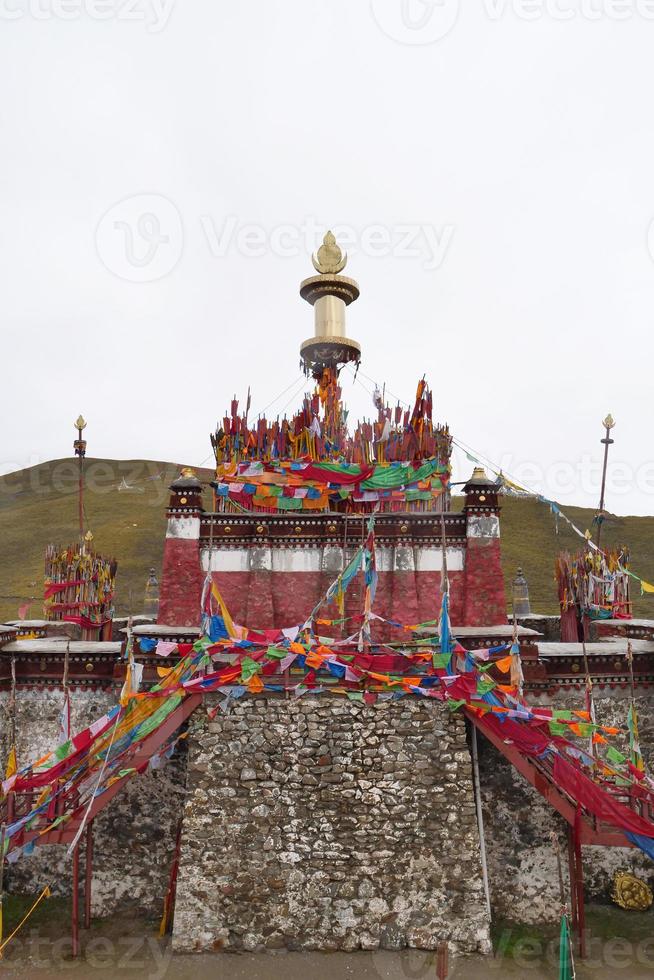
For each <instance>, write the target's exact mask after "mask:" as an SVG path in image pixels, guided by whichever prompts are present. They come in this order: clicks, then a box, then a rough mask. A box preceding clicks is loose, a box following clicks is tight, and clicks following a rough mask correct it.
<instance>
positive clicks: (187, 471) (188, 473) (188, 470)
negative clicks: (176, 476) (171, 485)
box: [180, 466, 195, 480]
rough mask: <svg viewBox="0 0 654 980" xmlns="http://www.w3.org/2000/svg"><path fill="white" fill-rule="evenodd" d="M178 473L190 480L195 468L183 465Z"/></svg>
mask: <svg viewBox="0 0 654 980" xmlns="http://www.w3.org/2000/svg"><path fill="white" fill-rule="evenodd" d="M180 475H181V476H185V477H186V478H187V479H189V480H190V479H191V478H194V477H195V470H194V469H192V468H191V467H190V466H184V467H182V471H181V474H180Z"/></svg>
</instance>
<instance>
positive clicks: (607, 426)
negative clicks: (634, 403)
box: [596, 415, 615, 548]
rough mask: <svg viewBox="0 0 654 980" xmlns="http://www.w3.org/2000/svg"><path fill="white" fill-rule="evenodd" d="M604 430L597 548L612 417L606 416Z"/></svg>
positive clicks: (598, 537) (600, 530)
mask: <svg viewBox="0 0 654 980" xmlns="http://www.w3.org/2000/svg"><path fill="white" fill-rule="evenodd" d="M602 425H603V426H604V428H605V430H606V435H605V436H604V438H603V439H602V445H603V446H604V467H603V469H602V489H601V490H600V503H599V510H598V512H597V518H596V520H597V547H598V548H599V546H600V539H601V537H602V523H603V521H604V494H605V491H606V471H607V467H608V462H609V446H611V445H613V439H611V429H612V428H613V427H614V426H615V422H614V421H613V417H612V416H611V415H607V416H606V418H605V419H604V421H603V422H602Z"/></svg>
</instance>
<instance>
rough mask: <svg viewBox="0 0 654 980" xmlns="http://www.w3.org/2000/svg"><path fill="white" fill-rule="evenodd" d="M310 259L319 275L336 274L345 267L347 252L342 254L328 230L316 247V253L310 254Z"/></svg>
mask: <svg viewBox="0 0 654 980" xmlns="http://www.w3.org/2000/svg"><path fill="white" fill-rule="evenodd" d="M311 261H312V262H313V267H314V269H315V270H316V272H319V273H320V274H321V275H323V276H327V275H336V274H337V273H339V272H342V271H343V269H344V268H345V265H346V263H347V253H346V254H345V255H343V253H342V251H341V250H340V248H339V247H338V245H337V244H336V239H335V238H334V236H333V234H332V233H331V231H328V232H327V234H326V235H325V237H324V238H323V240H322V245H321V246H320V248H319V249H318V254H317V255H312V256H311Z"/></svg>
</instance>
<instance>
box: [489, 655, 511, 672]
mask: <svg viewBox="0 0 654 980" xmlns="http://www.w3.org/2000/svg"><path fill="white" fill-rule="evenodd" d="M511 660H512V657H511V656H508V657H502V659H501V660H496V661H495V663H494V664H493V666H494V667H497V668H498V669H499V670H501V671H502V673H503V674H508V672H509V671H510V670H511Z"/></svg>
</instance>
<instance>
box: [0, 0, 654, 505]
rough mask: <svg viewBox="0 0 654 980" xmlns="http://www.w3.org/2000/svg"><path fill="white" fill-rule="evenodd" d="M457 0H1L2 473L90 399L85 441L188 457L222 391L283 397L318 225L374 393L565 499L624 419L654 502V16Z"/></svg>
mask: <svg viewBox="0 0 654 980" xmlns="http://www.w3.org/2000/svg"><path fill="white" fill-rule="evenodd" d="M460 6H461V9H459V4H458V3H457V2H456V0H430V2H429V3H427V2H425V0H404V2H403V0H372V2H369V0H254V2H252V0H251V2H240V3H226V2H218V0H129V2H128V0H0V82H1V83H2V92H3V98H2V100H1V101H0V126H1V135H2V144H1V145H2V153H1V154H0V195H1V197H2V209H1V214H2V219H1V221H0V261H1V265H2V277H1V278H2V293H1V300H0V310H1V318H2V332H3V340H4V343H3V355H4V356H3V358H2V366H3V371H2V384H1V386H0V412H1V414H0V418H1V419H2V447H1V450H0V457H1V462H2V470H3V471H5V472H6V471H8V470H11V469H15V468H19V467H22V466H25V465H30V464H32V463H35V462H39V461H42V460H46V459H50V458H55V457H61V456H66V455H69V454H70V453H71V452H72V439H73V438H74V430H73V427H72V422H73V420H74V419H75V418H76V417H77V415H78V413H79V412H82V413H83V414H84V415H85V416H86V418H87V419H88V429H87V438H88V441H89V455H91V456H101V457H119V458H130V457H144V458H148V459H165V460H180V461H184V462H188V463H191V464H200V463H202V462H203V461H205V462H206V461H207V460H208V458H209V457H210V451H211V447H210V444H209V439H208V433H209V431H210V430H211V429H212V428H213V426H214V425H215V422H216V419H217V418H218V417H219V416H221V415H222V413H223V410H224V408H225V407H226V406H227V404H228V401H229V399H230V398H231V396H232V395H233V394H234V393H235V392H236V393H237V395H238V396H240V397H242V398H244V397H245V393H246V391H247V387H248V385H251V387H252V393H253V394H252V407H253V410H254V412H255V413H256V411H257V410H259V409H261V408H263V407H264V406H265V405H267V403H269V402H271V401H272V399H273V398H275V397H276V396H277V395H279V393H280V392H282V391H283V390H284V389H287V388H288V391H287V393H286V394H285V395H284V396H283V397H281V398H280V399H279V400H278V401H277V402H276V403H275V405H274V406H273V412H274V410H275V409H276V408H277V407H279V408H283V407H284V405H285V403H286V402H287V401H288V398H289V396H292V395H293V393H294V391H296V390H297V392H298V398H297V399H293V405H295V404H296V402H297V401H298V400H299V394H300V391H301V387H300V381H301V378H300V370H299V367H298V348H299V345H300V343H301V341H302V340H304V339H305V338H306V337H308V336H310V335H311V333H312V331H313V314H312V311H311V309H310V307H309V306H307V304H306V303H304V302H303V301H302V300H301V299H300V297H299V295H298V286H299V283H300V281H301V280H302V279H303V278H305V277H307V276H309V275H310V274H311V273H312V267H311V261H310V252H311V250H312V249H313V248H315V247H316V245H317V244H318V242H319V238H320V237H321V235H322V233H323V231H324V230H325V228H327V227H332V228H334V230H335V231H336V232H338V229H339V228H340V229H341V233H342V235H343V237H347V239H348V241H349V244H348V245H347V247H348V251H349V253H350V260H349V263H348V267H347V270H346V274H348V275H350V276H352V277H353V278H355V279H357V281H358V282H359V284H360V287H361V298H360V300H359V301H358V302H357V303H356V304H355V305H354V306H352V307H350V309H349V310H348V333H349V334H350V336H352V337H354V338H356V339H357V340H358V341H359V342H360V343H361V345H362V348H363V362H362V373H361V374H360V379H361V381H362V382H363V384H364V385H366V386H367V387H368V388H371V387H372V384H371V380H370V379H374V380H378V381H379V382H380V383H381V382H384V381H385V382H386V384H387V389H389V390H390V391H391V392H393V393H394V394H396V395H399V396H401V397H402V398H404V399H406V400H407V401H410V400H411V398H412V396H413V393H414V389H415V385H416V381H417V379H418V377H419V376H420V375H422V373H423V372H426V374H427V377H428V380H429V381H430V383H431V385H432V387H433V388H434V391H435V406H436V414H437V416H438V417H439V418H440V419H442V420H443V421H448V422H449V424H450V426H451V429H452V431H453V434H454V436H455V438H456V439H457V440H459V441H460V442H462V443H464V444H466V445H468V446H470V447H473V449H475V450H477V452H478V453H483V454H484V455H485V456H486V457H488V458H489V459H490V460H492V461H494V462H496V463H497V464H498V465H501V466H503V467H504V469H505V470H506V471H507V472H508V473H510V474H512V475H513V476H514V477H515V478H516V479H517V480H518V482H521V483H526V484H528V485H529V486H530V487H533V488H535V489H537V490H538V491H540V492H543V493H544V494H545V495H546V496H549V497H553V498H555V499H557V500H559V501H560V502H561V503H562V504H563V506H564V507H565V505H566V504H568V505H570V504H572V503H578V504H584V505H589V506H594V505H595V504H596V502H597V498H598V494H599V486H598V484H599V461H600V458H601V451H602V447H601V445H600V442H599V440H600V439H601V437H602V434H603V433H602V428H601V420H602V419H603V418H604V416H605V415H606V413H607V412H609V411H611V412H612V413H613V415H614V416H615V418H616V420H617V426H616V428H615V430H614V436H615V440H616V442H615V446H614V447H613V450H612V453H613V455H612V459H613V462H614V464H616V465H615V466H614V468H613V469H612V473H611V481H610V486H609V493H608V498H607V506H608V508H609V509H610V510H612V511H614V512H616V513H643V514H644V513H649V514H652V513H654V451H653V449H652V440H651V438H650V432H651V422H652V398H653V394H652V384H651V377H652V368H653V365H652V340H651V334H652V319H653V312H654V260H653V258H652V254H651V253H650V243H649V242H648V236H649V233H650V224H651V222H652V219H654V176H653V175H654V117H653V115H652V108H651V102H652V91H654V59H652V50H653V47H654V2H651V0H633V2H631V0H547V2H545V0H544V2H543V4H542V5H539V2H538V0H512V2H511V3H509V2H506V3H505V2H503V0H467V2H466V5H465V7H464V6H463V4H461V5H460ZM651 244H652V250H654V233H652V235H651ZM289 386H290V387H289ZM344 387H345V394H346V398H347V400H348V401H349V403H350V405H351V408H352V411H353V413H354V414H355V415H360V414H365V415H369V414H370V413H371V410H372V403H371V399H370V396H369V394H368V392H367V391H366V390H365V389H364V388H363V387H362V386H361V385H360V384H359V383H358V382H357V384H356V385H353V384H352V382H351V381H346V382H345V385H344ZM471 469H472V463H471V462H470V461H468V460H467V459H466V458H465V457H462V455H461V454H460V453H459V454H458V458H457V464H456V473H455V479H462V478H465V477H466V476H467V475H468V474H469V472H470V471H471Z"/></svg>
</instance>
